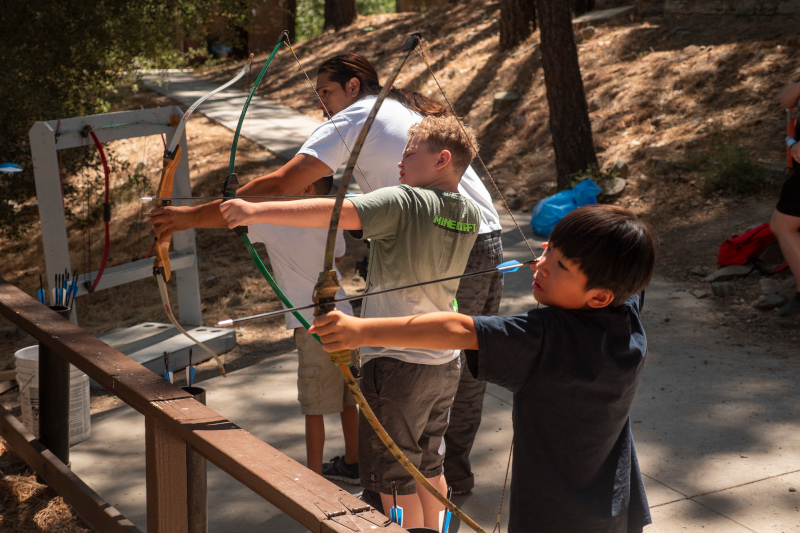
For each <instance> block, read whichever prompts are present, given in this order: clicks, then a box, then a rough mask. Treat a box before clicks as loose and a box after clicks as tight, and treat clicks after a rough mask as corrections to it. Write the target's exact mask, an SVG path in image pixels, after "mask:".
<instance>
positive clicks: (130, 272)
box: [76, 249, 197, 318]
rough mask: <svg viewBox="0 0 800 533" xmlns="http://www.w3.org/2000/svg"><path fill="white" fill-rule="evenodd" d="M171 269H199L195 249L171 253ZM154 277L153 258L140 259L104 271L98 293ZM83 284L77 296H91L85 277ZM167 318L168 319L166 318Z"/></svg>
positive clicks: (95, 272)
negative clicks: (85, 284) (85, 283)
mask: <svg viewBox="0 0 800 533" xmlns="http://www.w3.org/2000/svg"><path fill="white" fill-rule="evenodd" d="M169 261H170V267H171V268H172V271H173V272H174V271H176V270H181V269H184V268H197V256H196V255H195V253H194V250H193V249H187V250H177V251H173V252H170V253H169ZM96 277H97V271H96V270H95V271H94V272H91V273H89V274H88V275H87V276H86V279H87V280H88V281H92V282H93V281H94V278H96ZM152 277H153V258H152V257H151V258H149V259H139V260H138V261H132V262H130V263H124V264H122V265H117V266H113V267H108V268H106V269H105V271H103V277H102V278H100V282H99V283H98V284H97V288H96V289H95V290H96V291H102V290H104V289H109V288H111V287H118V286H119V285H125V284H126V283H132V282H134V281H138V280H140V279H150V278H152ZM80 280H81V283H79V284H78V294H77V295H76V297H77V296H83V295H85V294H89V291H88V290H86V287H85V286H84V285H83V281H84V275H83V274H82V275H81V277H80ZM155 283H156V282H155V280H153V294H156V293H157V291H158V288H157V287H156V285H155ZM165 318H166V317H165Z"/></svg>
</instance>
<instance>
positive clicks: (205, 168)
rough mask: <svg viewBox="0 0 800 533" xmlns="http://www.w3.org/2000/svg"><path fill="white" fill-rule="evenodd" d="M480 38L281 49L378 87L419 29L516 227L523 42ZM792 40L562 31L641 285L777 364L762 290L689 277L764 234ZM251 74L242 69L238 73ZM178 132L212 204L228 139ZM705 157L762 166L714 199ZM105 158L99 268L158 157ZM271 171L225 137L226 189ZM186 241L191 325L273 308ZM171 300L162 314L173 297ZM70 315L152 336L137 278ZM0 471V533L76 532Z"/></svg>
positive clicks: (645, 24)
mask: <svg viewBox="0 0 800 533" xmlns="http://www.w3.org/2000/svg"><path fill="white" fill-rule="evenodd" d="M651 4H652V2H651ZM498 24H499V23H498V3H497V2H493V3H492V2H489V3H486V2H482V1H478V0H473V1H467V2H462V3H459V4H456V5H455V6H454V7H452V8H450V9H448V10H443V9H435V10H432V11H430V12H429V13H427V14H425V15H419V14H396V15H395V14H393V15H375V16H371V17H360V18H359V19H358V21H357V22H356V23H355V24H354V25H352V26H351V27H349V28H346V29H344V30H342V31H340V32H338V33H325V34H323V35H321V36H319V37H316V38H314V39H311V40H309V41H307V42H304V43H300V44H298V45H297V46H296V47H295V49H294V50H295V52H296V53H297V55H298V57H299V58H300V62H301V63H302V65H303V67H304V68H305V69H306V70H307V71H308V73H309V75H310V76H311V77H312V80H313V76H314V72H313V68H314V66H315V65H317V64H318V63H319V62H320V61H322V60H323V59H325V58H327V57H330V56H331V55H334V54H337V53H343V52H345V51H357V52H359V53H362V54H364V55H365V56H367V57H368V58H369V59H370V60H372V61H373V63H374V64H375V65H376V66H377V67H378V69H379V75H380V76H381V77H382V78H384V77H385V76H386V75H387V74H388V72H389V70H390V69H391V67H392V66H393V64H394V57H395V55H396V51H397V50H399V48H400V46H401V44H402V42H403V40H404V38H405V36H406V34H407V33H409V32H410V31H412V30H413V31H422V33H423V36H424V38H425V42H424V47H423V52H424V55H425V58H426V59H427V61H428V63H430V64H431V65H432V67H433V70H434V72H435V75H436V78H437V80H438V82H439V84H440V85H441V86H442V87H443V88H444V90H445V92H446V94H447V97H448V99H449V100H450V101H451V102H452V103H453V105H454V107H455V109H456V111H457V113H458V114H459V115H461V116H463V117H464V119H465V121H466V122H467V123H468V124H470V125H472V126H473V127H474V128H475V129H476V130H477V133H478V140H479V142H480V144H481V156H482V159H483V160H484V161H485V163H486V166H487V168H488V171H489V173H490V175H491V177H492V178H493V180H494V181H495V182H496V184H497V189H495V190H493V189H494V187H492V186H491V185H488V186H489V188H490V190H492V192H493V195H494V196H495V197H496V198H499V191H502V192H503V194H504V196H506V198H507V200H509V201H510V202H511V203H512V204H513V205H516V206H517V207H518V208H519V209H521V210H522V211H525V212H528V213H529V212H530V210H531V209H532V207H533V206H534V205H535V203H536V202H537V201H539V200H541V199H542V198H544V197H546V196H548V195H549V194H552V193H553V192H554V191H555V165H554V163H553V157H554V156H553V149H552V144H551V142H550V138H549V130H548V119H547V117H548V111H547V101H546V98H545V92H544V83H543V72H542V67H541V56H540V51H539V47H538V43H539V34H538V32H536V33H534V35H533V36H532V37H531V38H530V39H529V40H528V41H526V42H525V43H523V44H521V45H520V46H519V47H517V48H516V49H515V50H512V51H510V52H501V51H499V50H498V37H497V33H498V28H499V26H498ZM796 26H797V24H796V19H785V18H784V19H775V18H756V19H753V18H749V19H748V18H727V19H712V18H706V17H692V18H674V17H665V16H663V14H659V11H658V9H654V10H653V9H643V8H640V9H639V10H638V12H636V13H635V14H634V15H632V16H625V17H623V18H620V19H615V20H613V21H610V22H608V23H603V24H598V25H596V26H593V27H592V28H591V29H585V28H584V29H580V30H578V33H579V35H580V36H579V40H580V43H579V45H578V47H579V56H580V62H581V68H582V72H583V77H584V83H585V87H586V95H587V101H588V102H589V108H590V118H591V121H592V127H593V133H594V139H595V145H596V148H597V153H598V159H599V160H600V163H601V167H602V168H604V169H608V168H610V167H612V166H613V165H615V164H616V163H617V162H618V161H623V162H624V163H625V164H626V165H627V167H628V174H627V177H626V187H625V189H624V190H623V191H622V193H621V194H619V195H617V196H614V197H607V196H606V197H601V198H600V201H603V202H610V203H615V204H619V205H623V206H625V207H628V208H630V209H632V210H634V211H635V212H637V213H640V214H641V215H642V216H644V217H646V218H647V219H648V220H649V221H651V223H652V224H653V225H654V226H655V228H656V230H657V232H658V234H659V237H660V241H661V254H660V258H659V262H658V266H657V275H658V276H659V277H660V278H661V279H665V280H667V281H670V282H673V283H674V284H675V287H676V290H686V291H696V294H698V295H700V294H701V293H700V292H699V291H705V292H706V293H707V296H706V297H707V298H710V299H712V302H713V305H712V306H711V308H712V311H711V316H709V317H707V319H708V322H709V324H714V325H715V327H713V328H710V332H709V334H714V335H724V336H726V337H728V338H733V339H738V341H739V342H741V343H748V342H751V341H752V340H753V339H769V340H771V341H772V342H773V344H774V346H775V347H776V350H777V351H784V352H785V353H787V354H788V353H792V351H794V352H795V353H796V343H797V341H798V340H800V319H798V318H796V317H795V318H789V319H779V318H778V317H777V316H776V315H775V312H774V310H772V311H761V310H757V309H755V308H753V306H752V304H753V302H754V301H755V300H756V298H757V297H758V295H759V279H760V278H761V277H762V276H760V275H756V274H754V275H751V276H748V277H746V278H741V279H737V280H734V281H733V282H732V285H733V292H734V294H733V296H728V297H725V298H715V297H714V296H713V294H711V288H710V286H709V284H708V283H707V282H705V281H704V280H703V278H702V277H701V276H698V275H695V274H693V273H692V270H693V269H694V270H695V271H698V270H703V269H704V270H705V271H708V272H710V271H713V270H715V269H716V268H717V266H716V264H715V259H716V253H717V250H718V249H719V246H720V244H721V243H722V242H723V241H724V239H726V238H727V237H730V236H731V235H734V234H738V233H741V232H742V231H743V230H745V229H746V228H748V227H750V226H753V225H756V224H758V223H761V222H765V221H768V220H769V217H770V215H771V213H772V210H773V207H774V204H775V201H776V198H777V194H778V190H779V186H780V182H781V171H782V168H783V166H785V154H784V148H783V141H782V139H783V136H784V134H785V133H784V132H785V122H784V115H783V110H782V109H781V108H780V107H779V105H778V103H777V94H778V92H779V90H780V89H781V87H783V86H784V85H786V84H787V83H789V82H790V81H792V80H797V79H800V68H798V65H800V62H799V61H798V59H800V54H799V53H798V51H797V50H798V45H800V39H799V38H798V37H797V33H796ZM264 59H265V56H264V57H258V58H256V67H260V65H261V62H263V60H264ZM237 68H238V66H237V65H235V64H232V65H230V67H228V68H222V69H217V70H215V71H213V72H203V73H200V74H201V75H203V76H206V77H208V78H210V79H223V78H225V77H228V76H229V73H230V72H232V71H233V70H234V69H237ZM252 81H253V80H252V79H251V80H249V81H246V82H243V83H242V85H241V87H240V88H243V89H244V88H246V87H248V86H249V85H250V84H252ZM398 85H399V86H405V87H406V88H411V89H414V90H418V91H421V92H423V93H424V94H426V95H428V96H430V97H432V98H435V99H438V100H440V101H443V98H442V96H441V95H440V93H439V90H438V88H437V84H436V81H434V79H433V78H432V76H431V75H430V74H429V73H428V72H427V69H426V67H425V62H424V61H422V60H421V59H420V58H418V57H417V58H412V59H411V60H410V61H409V64H408V65H407V66H406V67H405V69H404V71H403V74H402V75H401V78H400V80H399V81H398ZM501 91H513V92H516V93H517V94H518V95H519V99H518V100H517V101H516V102H515V103H513V104H512V105H510V106H508V107H506V108H504V109H502V110H500V111H499V112H497V113H493V111H492V108H493V101H494V96H495V93H497V92H501ZM258 94H259V95H260V96H262V97H264V98H269V99H272V100H276V101H280V102H282V103H284V104H286V105H289V106H291V107H294V108H295V109H298V110H300V111H302V112H305V113H308V114H311V115H314V116H317V117H318V116H319V111H317V110H316V107H315V102H314V97H313V93H311V92H310V90H309V88H308V82H307V81H306V78H305V77H304V75H303V74H302V72H300V70H299V68H298V67H297V64H296V62H295V60H294V58H293V57H292V55H291V54H290V53H287V52H286V51H283V52H281V53H280V54H278V56H276V60H275V61H274V62H273V65H272V66H271V67H270V72H269V74H268V75H267V77H266V78H265V80H264V82H263V83H262V85H261V88H260V89H259V92H258ZM114 104H115V107H116V108H117V109H136V108H146V107H155V106H164V105H170V104H171V102H169V101H168V100H167V99H166V98H164V97H161V96H157V95H154V94H151V93H148V92H138V93H134V92H132V91H131V90H130V88H129V87H128V88H126V87H121V88H120V93H119V95H118V97H117V98H116V101H115V103H114ZM201 110H202V108H201ZM186 129H187V135H188V144H189V161H190V170H191V173H192V183H193V194H194V195H195V196H212V195H217V193H218V188H219V183H221V181H222V179H223V178H224V176H225V175H226V174H227V163H228V156H229V150H230V144H231V141H232V133H231V132H230V131H229V130H227V129H225V128H223V127H221V126H218V125H216V124H214V123H213V122H211V121H209V120H208V119H206V118H205V117H203V116H202V115H201V114H199V113H195V115H193V117H192V118H191V119H190V121H189V124H188V125H187V128H186ZM719 139H722V141H720V140H719ZM720 143H722V145H727V146H741V147H743V148H744V149H745V150H746V152H747V154H749V157H750V158H751V160H752V161H754V162H756V163H758V164H759V165H761V166H762V167H764V168H767V169H768V172H767V174H766V176H765V178H764V180H763V184H762V185H761V186H760V187H758V188H757V190H755V191H754V192H749V193H748V194H746V195H730V194H727V193H724V192H722V191H721V190H720V189H718V188H712V187H709V186H708V184H707V180H706V168H707V164H706V161H707V160H708V158H709V157H710V156H713V155H714V153H715V151H719V150H720V146H722V145H721V144H720ZM107 149H108V150H109V151H110V152H111V153H112V154H113V157H114V158H115V160H116V161H117V162H118V163H119V164H117V165H116V166H115V172H114V178H113V186H112V190H113V191H114V192H113V196H114V198H113V200H112V202H113V203H114V208H113V219H112V244H111V256H110V261H109V264H110V265H112V264H120V263H125V262H128V261H130V260H131V259H132V258H135V257H143V256H144V254H146V252H147V248H149V245H150V243H151V242H152V235H151V233H150V230H149V226H148V225H147V223H146V212H147V211H148V210H149V207H148V206H147V205H146V204H145V203H143V202H140V201H138V198H139V197H141V196H144V195H146V194H148V193H152V192H153V191H154V189H155V187H156V186H157V183H158V178H159V175H160V158H161V152H162V150H163V145H162V140H161V139H160V138H157V137H150V138H146V139H135V140H130V141H119V142H116V143H110V146H108V147H107ZM124 162H128V163H129V166H128V170H127V172H125V171H123V169H122V166H123V165H122V164H123V163H124ZM140 163H141V164H140ZM281 163H282V161H281V160H280V159H279V158H277V157H275V156H273V155H271V154H270V153H269V152H267V151H265V150H264V149H262V148H259V147H258V146H256V145H254V144H253V143H250V142H248V141H246V140H240V142H239V151H238V155H237V172H238V173H239V175H240V177H242V178H243V179H244V180H247V179H251V178H253V177H255V176H259V175H263V174H265V173H268V172H270V171H271V170H273V169H275V168H277V167H278V166H279V165H280V164H281ZM137 167H138V170H139V174H140V175H141V176H142V178H141V179H139V180H138V181H136V182H134V183H131V182H130V181H129V179H128V177H127V175H128V174H130V173H131V172H132V170H131V169H134V168H137ZM478 167H480V165H478ZM98 168H99V166H98V167H95V168H88V169H87V170H86V172H84V173H82V174H81V175H79V176H69V177H67V179H68V180H70V181H71V182H72V183H74V184H75V185H76V187H78V189H79V190H80V191H84V190H86V189H87V188H94V189H96V182H97V181H98V180H100V179H101V173H100V171H99V170H98ZM479 172H480V171H479ZM481 173H482V172H481ZM482 174H485V173H482ZM98 198H99V195H95V196H94V199H93V200H92V209H95V210H96V209H97V206H98V205H99V203H100V200H99V199H98ZM32 201H34V202H35V199H34V200H32ZM66 202H67V205H68V207H70V208H71V209H72V210H73V211H74V213H75V217H74V219H72V220H71V221H70V231H69V235H70V249H71V250H72V264H73V267H74V268H77V269H78V270H79V272H83V271H91V270H94V269H96V268H97V263H98V257H99V255H100V251H101V249H102V234H101V228H100V224H99V223H96V224H93V225H90V226H91V227H89V228H88V229H84V228H83V227H82V221H83V220H84V219H85V215H86V209H87V208H86V201H85V194H83V195H80V194H79V195H77V196H76V197H75V198H72V199H71V198H69V197H68V198H67V199H66ZM197 242H198V250H199V254H200V255H199V258H200V261H199V267H200V280H201V284H202V286H201V294H202V305H203V317H204V321H205V323H206V324H212V323H215V322H216V321H217V320H220V319H222V318H227V317H230V316H240V315H243V314H251V313H257V312H263V311H267V310H272V309H275V308H278V307H279V303H278V302H277V300H276V298H275V297H274V295H272V293H271V291H270V289H269V288H268V287H267V286H266V284H265V283H264V282H263V280H262V278H261V277H260V274H259V273H258V271H257V270H256V268H255V266H254V265H253V264H252V262H251V261H250V260H249V258H248V256H247V253H246V251H245V250H244V248H243V247H242V246H241V245H240V244H239V243H238V242H237V239H231V238H230V236H229V233H228V232H227V231H225V230H199V231H198V232H197ZM348 244H349V247H350V250H351V254H349V256H348V257H349V258H348V262H347V263H346V264H345V266H344V268H343V272H344V276H345V284H346V289H347V290H348V293H351V294H352V293H354V292H355V291H357V290H359V289H360V288H362V287H363V280H362V279H361V278H360V276H358V274H357V273H356V271H355V268H354V267H355V262H356V261H357V260H359V259H361V251H363V248H360V247H359V243H355V242H351V243H348ZM89 248H91V250H89ZM0 254H2V257H3V258H4V260H3V261H2V264H0V275H2V277H3V278H4V279H6V280H8V281H10V282H11V283H14V284H15V285H17V286H19V287H20V288H22V289H23V290H25V291H27V292H28V293H29V294H35V291H36V289H38V274H41V273H42V272H43V270H44V269H43V264H42V261H41V260H40V258H41V257H42V244H41V236H40V233H39V228H38V227H33V228H31V229H30V231H29V232H28V233H27V234H26V235H25V237H24V238H23V239H22V240H21V241H18V242H8V241H3V242H0ZM263 255H265V254H262V256H263ZM89 257H90V258H91V259H89ZM771 278H772V279H775V280H776V281H777V282H778V283H783V282H785V281H786V280H787V279H789V278H790V274H789V273H788V272H786V271H784V272H781V273H778V274H775V275H773V276H771ZM171 298H172V299H173V301H174V299H175V296H174V295H172V294H171ZM77 309H78V320H79V323H80V324H81V326H82V327H84V328H86V329H87V330H89V331H91V332H93V333H96V334H99V333H101V332H105V331H108V330H110V329H113V328H114V327H121V326H128V325H132V324H136V323H140V322H143V321H151V320H154V321H166V317H163V316H162V312H161V308H160V301H159V298H158V295H157V289H156V285H155V282H154V281H153V280H142V281H140V282H137V283H134V284H131V285H129V286H125V287H118V288H115V289H111V290H107V291H103V292H100V293H97V294H93V295H90V296H85V297H81V298H79V299H78V302H77ZM671 319H672V320H680V317H672V318H671ZM712 331H713V333H711V332H712ZM236 333H237V346H236V348H234V350H232V351H231V352H229V353H228V354H226V355H225V360H226V367H227V368H228V369H229V371H232V370H236V369H238V368H243V367H246V366H248V365H250V364H253V363H255V362H258V361H261V360H263V359H264V358H267V357H270V356H273V355H276V354H280V353H284V352H285V351H287V350H289V349H291V348H292V345H293V343H292V341H291V338H290V336H289V335H288V334H287V332H286V330H285V329H284V327H283V324H282V322H281V321H274V322H251V323H244V324H241V325H240V327H237V328H236ZM0 334H1V335H2V346H3V347H2V350H0V369H2V368H7V367H9V366H10V365H11V363H12V362H13V354H14V352H15V351H16V350H17V349H19V348H22V347H24V346H28V345H30V344H33V341H32V339H31V338H30V337H27V336H26V335H25V334H24V333H21V332H19V331H18V330H17V329H16V328H14V327H13V326H11V325H10V324H9V323H8V322H6V321H0ZM199 372H200V376H199V379H203V378H204V377H206V376H209V377H210V376H212V375H215V373H216V370H215V367H214V365H213V363H211V362H209V363H206V364H204V365H201V367H200V368H199ZM117 402H118V401H117V400H116V399H115V398H114V397H112V396H110V395H108V394H102V393H93V396H92V412H98V411H102V410H105V409H108V408H110V407H113V406H115V405H117ZM0 403H2V405H3V406H4V407H5V408H6V409H9V410H11V411H12V412H13V413H15V414H17V415H18V414H19V406H18V403H19V402H18V395H17V392H16V389H14V390H11V391H8V392H6V393H5V394H2V395H0ZM0 471H1V472H2V473H3V474H4V478H3V479H2V481H0V498H2V499H1V500H0V532H2V531H11V530H14V531H22V532H25V531H65V532H72V531H83V529H82V526H80V523H79V522H74V521H71V520H72V519H71V517H70V514H69V510H68V508H66V507H65V506H64V505H63V502H61V501H60V498H53V494H52V492H51V491H49V489H47V488H46V487H43V486H41V485H38V484H36V483H35V481H34V478H33V477H32V476H31V475H30V473H29V472H27V473H26V471H25V469H24V468H23V467H22V466H20V464H19V461H18V460H16V459H15V458H14V457H13V455H12V454H10V452H8V451H7V450H5V449H3V451H2V455H0ZM59 502H60V503H59ZM64 508H66V510H64Z"/></svg>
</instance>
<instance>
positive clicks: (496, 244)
mask: <svg viewBox="0 0 800 533" xmlns="http://www.w3.org/2000/svg"><path fill="white" fill-rule="evenodd" d="M316 89H317V92H318V93H319V96H320V99H321V100H322V103H323V104H324V107H325V108H326V109H327V111H328V113H330V115H331V116H332V119H331V120H329V121H327V122H325V123H323V124H322V125H320V126H319V127H318V128H317V129H316V130H315V131H314V133H313V134H312V135H311V137H309V139H308V140H307V141H306V142H305V143H304V144H303V146H302V148H300V150H299V152H298V153H297V155H295V156H294V157H293V158H292V159H290V160H289V161H288V162H287V163H286V164H285V165H283V166H282V167H281V168H279V169H278V170H276V171H275V172H272V173H270V174H267V175H265V176H261V177H259V178H256V179H254V180H252V181H250V182H249V183H247V184H245V185H243V186H242V187H241V188H240V189H239V194H240V195H242V196H245V195H252V196H261V195H270V196H282V195H283V196H286V195H290V194H291V193H292V192H293V191H295V190H297V189H298V188H302V187H306V186H308V185H309V184H311V183H313V182H314V181H316V180H317V179H319V178H320V177H322V176H326V175H329V174H331V173H332V172H334V171H335V170H336V169H338V168H339V167H341V166H342V165H344V164H345V163H346V162H347V159H348V158H349V157H350V149H351V148H352V147H353V145H354V144H355V140H356V138H357V137H358V134H359V132H360V131H361V127H362V126H363V124H364V122H365V121H366V118H367V115H368V114H369V112H370V110H371V109H372V106H373V104H374V102H375V99H376V95H377V94H378V93H379V92H380V90H381V86H380V82H379V80H378V75H377V72H376V71H375V69H374V67H373V66H372V65H371V64H370V63H369V61H368V60H367V59H366V58H364V57H363V56H360V55H358V54H343V55H338V56H335V57H332V58H330V59H328V60H326V61H325V62H323V63H322V64H321V65H320V66H319V68H318V69H317V86H316ZM319 107H320V109H321V108H322V106H321V105H320V106H319ZM446 114H448V111H447V110H446V109H445V108H444V107H443V106H442V105H440V104H438V103H436V102H434V101H432V100H430V99H428V98H426V97H425V96H423V95H421V94H419V93H413V92H408V91H403V90H400V89H397V88H392V90H391V91H390V92H389V96H388V98H387V99H386V100H385V101H384V103H383V106H382V107H381V109H380V111H379V112H378V115H377V117H376V120H375V122H374V123H373V125H372V129H371V130H370V133H369V135H368V136H367V139H366V143H365V144H364V147H363V148H362V149H361V152H360V157H359V158H358V162H357V168H356V169H355V172H354V178H355V180H356V182H357V183H358V184H359V187H360V188H361V190H362V192H365V193H367V192H371V191H373V190H377V189H380V188H383V187H387V186H393V185H397V184H398V183H399V175H398V172H397V167H396V165H397V162H398V161H399V160H401V159H402V154H403V149H404V148H405V145H406V140H407V137H408V129H409V128H410V127H411V126H412V125H414V124H416V123H418V122H420V121H421V120H422V118H423V117H424V116H429V115H435V116H443V115H446ZM342 139H344V142H342ZM345 144H346V146H345ZM458 191H459V193H461V194H462V195H464V196H466V197H467V198H469V199H471V200H472V201H474V202H475V203H476V204H477V205H478V208H479V209H480V217H481V221H480V227H479V230H478V237H477V239H476V241H475V244H474V246H473V248H472V251H471V253H470V256H469V260H468V262H467V266H466V268H465V272H473V271H477V270H485V269H488V268H491V267H493V266H497V265H498V264H499V263H501V262H502V261H503V246H502V242H501V240H500V232H501V226H500V220H499V217H498V215H497V211H496V210H495V209H494V206H493V205H492V199H491V196H490V195H489V192H488V191H487V190H486V187H485V186H484V184H483V182H481V180H480V178H479V177H478V176H477V174H475V171H474V170H473V169H472V167H468V168H467V170H466V171H465V172H464V175H463V176H462V178H461V181H460V183H459V186H458ZM219 204H220V201H215V202H211V203H209V204H205V205H198V206H170V207H164V208H158V209H155V210H154V211H153V212H151V213H150V223H151V224H152V225H153V226H154V228H155V231H156V233H157V234H159V235H161V236H162V238H166V236H168V235H170V234H172V233H173V232H175V231H180V230H185V229H189V228H221V227H226V224H225V220H224V218H223V217H222V215H221V214H220V212H219ZM502 289H503V277H502V274H500V273H499V272H498V273H495V274H490V275H485V276H474V277H470V278H465V279H463V280H461V283H460V285H459V289H458V293H457V301H458V310H459V312H461V313H464V314H468V315H475V316H477V315H496V314H497V311H498V310H499V307H500V296H501V293H502ZM462 358H463V355H462ZM461 368H462V372H461V381H460V383H459V385H458V392H457V394H456V398H455V402H454V404H453V408H452V412H451V414H450V424H449V427H448V430H447V433H446V434H445V445H446V452H445V462H444V470H445V477H446V479H447V483H448V485H450V486H451V487H452V489H453V492H454V493H456V494H464V493H467V492H469V491H471V490H472V487H473V485H474V476H473V474H472V471H471V468H470V463H469V452H470V450H471V449H472V444H473V441H474V439H475V435H476V434H477V432H478V426H479V425H480V419H481V408H482V405H483V395H484V392H485V390H486V382H483V381H477V380H475V379H474V378H473V377H472V375H471V374H470V373H469V372H466V371H464V370H463V369H464V368H466V365H465V364H464V361H462V362H461ZM370 503H377V504H378V505H380V504H379V503H378V502H374V501H370Z"/></svg>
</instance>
